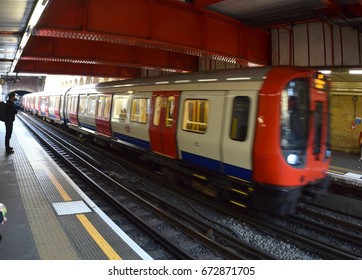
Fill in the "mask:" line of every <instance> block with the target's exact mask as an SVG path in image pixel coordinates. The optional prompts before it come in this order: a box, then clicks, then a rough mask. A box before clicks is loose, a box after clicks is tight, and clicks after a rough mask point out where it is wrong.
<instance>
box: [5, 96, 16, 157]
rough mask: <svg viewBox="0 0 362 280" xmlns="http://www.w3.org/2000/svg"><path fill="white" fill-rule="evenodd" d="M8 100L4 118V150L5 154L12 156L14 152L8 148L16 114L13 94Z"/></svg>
mask: <svg viewBox="0 0 362 280" xmlns="http://www.w3.org/2000/svg"><path fill="white" fill-rule="evenodd" d="M8 96H9V99H8V101H7V102H6V118H5V128H6V133H5V148H6V153H8V154H12V153H14V150H13V148H12V147H10V138H11V134H12V133H13V124H14V121H15V115H16V114H17V113H18V111H17V110H16V108H15V104H14V100H15V99H16V98H15V92H10V93H9V95H8Z"/></svg>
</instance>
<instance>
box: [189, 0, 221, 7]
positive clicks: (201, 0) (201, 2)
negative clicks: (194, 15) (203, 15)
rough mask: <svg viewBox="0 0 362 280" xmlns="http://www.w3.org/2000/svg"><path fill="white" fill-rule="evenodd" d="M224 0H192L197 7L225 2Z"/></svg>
mask: <svg viewBox="0 0 362 280" xmlns="http://www.w3.org/2000/svg"><path fill="white" fill-rule="evenodd" d="M223 1H224V0H191V3H192V4H194V5H195V6H197V7H200V8H205V7H208V6H211V5H213V4H216V3H219V2H223Z"/></svg>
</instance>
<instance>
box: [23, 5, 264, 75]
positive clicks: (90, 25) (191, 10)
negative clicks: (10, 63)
mask: <svg viewBox="0 0 362 280" xmlns="http://www.w3.org/2000/svg"><path fill="white" fill-rule="evenodd" d="M32 35H33V36H40V37H52V38H63V39H74V40H77V41H79V42H80V41H86V42H88V43H93V42H94V41H96V42H103V43H109V44H115V45H117V47H118V48H123V47H122V45H128V46H133V47H135V46H137V47H143V48H150V49H157V50H161V51H165V52H176V53H182V54H187V55H192V56H209V57H211V58H215V59H218V60H223V61H227V62H238V63H245V62H253V63H258V64H270V33H268V32H265V31H262V30H259V29H252V28H248V27H246V26H244V25H243V24H241V23H240V22H239V21H237V20H234V19H231V18H229V17H226V16H222V15H218V14H215V13H213V12H208V11H206V10H204V9H200V8H198V7H196V6H194V5H189V4H185V3H182V2H179V1H172V0H137V1H128V0H117V1H97V0H62V1H52V2H51V3H50V4H49V6H48V8H47V11H46V13H45V14H44V16H43V17H42V18H41V20H40V21H39V23H38V25H37V26H36V28H35V29H34V30H33V32H32ZM85 48H87V47H85ZM27 49H28V47H26V48H25V50H27ZM142 53H143V54H145V55H146V54H147V53H146V52H143V51H142ZM161 56H162V55H161ZM92 57H93V56H92ZM113 58H114V57H113ZM118 62H119V61H118ZM140 62H141V63H142V61H140ZM191 63H193V62H191ZM169 66H170V65H169V64H165V67H169ZM189 67H190V68H192V67H193V65H192V66H189Z"/></svg>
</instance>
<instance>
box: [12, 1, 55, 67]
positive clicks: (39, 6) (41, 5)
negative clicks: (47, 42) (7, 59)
mask: <svg viewBox="0 0 362 280" xmlns="http://www.w3.org/2000/svg"><path fill="white" fill-rule="evenodd" d="M48 3H49V1H47V0H39V1H38V2H37V3H36V6H35V9H34V11H33V13H32V15H31V17H30V20H29V22H28V25H27V27H26V29H25V30H26V31H25V32H24V35H23V37H22V38H21V41H20V44H19V47H18V50H17V51H16V54H15V59H14V61H13V63H12V64H11V68H10V73H12V72H14V69H15V66H16V64H17V63H18V61H19V58H20V56H21V53H22V52H23V50H24V48H25V46H26V44H27V43H28V40H29V38H30V36H31V33H32V31H33V29H34V27H35V26H36V25H37V23H38V21H39V19H40V17H41V16H42V14H43V12H44V10H45V8H46V7H47V5H48Z"/></svg>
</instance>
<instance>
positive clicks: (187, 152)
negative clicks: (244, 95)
mask: <svg viewBox="0 0 362 280" xmlns="http://www.w3.org/2000/svg"><path fill="white" fill-rule="evenodd" d="M224 96H225V91H212V90H208V91H183V92H182V95H181V96H180V122H181V123H180V125H179V126H178V131H177V143H178V147H179V154H180V157H181V158H182V159H183V160H184V161H186V162H189V163H191V164H193V165H197V166H202V167H205V168H207V169H210V170H217V171H221V168H222V166H221V142H220V141H221V131H222V130H223V127H224V115H225V113H224V102H225V98H224Z"/></svg>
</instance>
